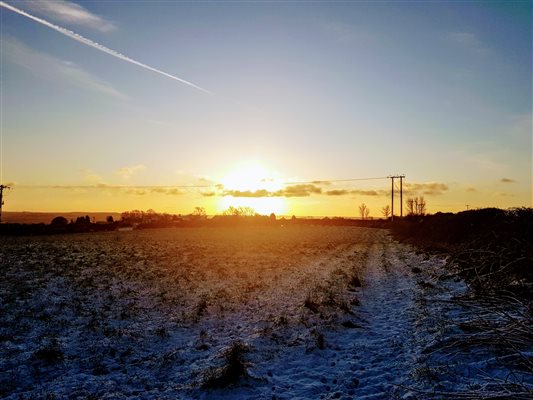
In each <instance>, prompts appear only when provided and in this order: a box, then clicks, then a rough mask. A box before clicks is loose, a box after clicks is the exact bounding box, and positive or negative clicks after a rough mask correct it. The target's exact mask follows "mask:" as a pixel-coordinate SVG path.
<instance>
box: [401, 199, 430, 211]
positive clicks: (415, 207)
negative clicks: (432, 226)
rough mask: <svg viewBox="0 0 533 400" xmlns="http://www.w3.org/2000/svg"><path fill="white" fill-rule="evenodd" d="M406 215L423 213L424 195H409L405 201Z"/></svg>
mask: <svg viewBox="0 0 533 400" xmlns="http://www.w3.org/2000/svg"><path fill="white" fill-rule="evenodd" d="M405 204H406V207H407V215H425V214H426V200H425V199H424V196H417V197H409V198H408V199H407V200H406V202H405Z"/></svg>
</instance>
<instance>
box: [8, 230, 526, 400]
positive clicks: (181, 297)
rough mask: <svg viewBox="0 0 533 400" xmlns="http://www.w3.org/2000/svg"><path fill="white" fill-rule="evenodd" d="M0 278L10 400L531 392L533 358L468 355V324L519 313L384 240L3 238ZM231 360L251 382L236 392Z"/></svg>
mask: <svg viewBox="0 0 533 400" xmlns="http://www.w3.org/2000/svg"><path fill="white" fill-rule="evenodd" d="M0 265H1V272H0V273H1V282H0V341H1V347H0V371H1V374H0V397H2V398H8V399H30V398H35V399H37V398H58V399H63V398H65V399H67V398H68V399H72V398H73V399H75V398H79V399H99V398H105V399H115V398H116V399H119V398H138V399H176V398H180V399H196V398H199V399H207V398H225V399H235V398H237V399H239V398H241V399H298V398H301V399H322V398H324V399H329V398H342V399H351V398H357V399H391V398H405V399H418V398H435V397H437V398H450V395H449V394H450V393H451V392H457V391H462V392H472V391H476V390H478V391H479V390H484V389H487V388H489V389H490V385H495V384H496V383H499V384H500V386H498V389H497V390H501V387H502V385H503V384H505V385H508V386H509V387H510V389H509V390H512V387H511V386H512V385H513V384H515V383H518V384H520V388H521V389H520V390H522V391H523V389H524V388H526V389H527V388H529V389H532V388H533V377H532V376H531V375H526V374H524V373H521V372H520V368H519V367H520V360H522V359H525V360H526V361H527V360H529V361H528V362H531V357H532V355H533V354H532V353H533V351H532V346H528V347H526V348H525V349H523V348H518V349H516V352H514V353H513V354H509V353H507V354H499V353H498V351H497V349H496V348H495V347H494V346H493V345H492V344H491V343H490V341H487V342H482V343H477V342H476V345H475V346H472V345H469V346H467V345H466V344H467V343H468V341H467V339H468V334H469V332H471V330H472V329H474V327H475V326H477V325H476V324H474V323H473V321H479V320H480V319H483V318H484V319H485V320H486V319H489V318H490V319H491V320H492V321H493V322H494V321H496V322H498V321H499V320H503V319H505V318H506V316H508V315H509V314H510V313H511V314H512V313H515V314H516V313H520V312H521V310H518V309H516V308H512V307H511V308H510V309H503V308H502V306H501V305H500V304H498V305H490V304H481V305H480V304H478V303H476V302H475V301H472V300H470V299H469V298H468V297H467V296H466V295H467V287H466V285H465V284H464V283H463V282H461V281H459V280H458V279H456V278H455V277H453V276H452V275H450V274H449V273H448V272H447V270H446V269H445V268H444V267H445V262H444V261H443V260H441V259H438V258H428V257H427V256H423V255H421V254H417V253H416V252H415V251H414V249H412V248H410V247H408V246H405V245H402V244H399V243H397V242H395V241H393V240H392V239H391V237H390V236H389V235H388V233H387V232H386V231H384V230H377V229H364V228H354V227H290V228H242V229H167V230H153V231H138V232H137V231H134V232H120V233H105V234H87V235H85V234H82V235H70V236H55V237H41V238H0ZM231 348H233V349H235V348H238V349H241V351H240V354H241V355H242V358H243V362H244V364H243V365H244V367H245V369H246V374H245V375H246V376H244V377H241V378H240V379H239V380H238V382H236V383H232V384H229V385H228V386H225V384H226V383H227V382H224V381H223V380H222V379H220V373H221V371H223V370H224V367H227V366H228V361H227V360H226V358H225V357H224V355H225V354H228V349H231ZM217 386H222V387H217ZM532 390H533V389H532ZM435 393H437V395H435ZM438 393H440V394H438Z"/></svg>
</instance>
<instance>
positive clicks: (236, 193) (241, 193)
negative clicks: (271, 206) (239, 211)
mask: <svg viewBox="0 0 533 400" xmlns="http://www.w3.org/2000/svg"><path fill="white" fill-rule="evenodd" d="M222 195H223V196H232V197H271V196H272V192H269V191H268V190H265V189H260V190H255V191H250V190H224V191H223V194H222Z"/></svg>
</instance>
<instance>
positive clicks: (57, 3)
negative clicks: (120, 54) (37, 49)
mask: <svg viewBox="0 0 533 400" xmlns="http://www.w3.org/2000/svg"><path fill="white" fill-rule="evenodd" d="M23 5H24V7H25V8H28V9H30V10H31V11H34V12H36V13H37V14H39V15H42V16H44V17H48V18H51V19H53V20H56V21H59V22H63V23H65V24H73V25H80V26H84V27H87V28H91V29H95V30H98V31H100V32H111V31H114V30H116V29H117V27H116V26H115V24H114V23H112V22H111V21H108V20H105V19H104V18H102V17H100V16H98V15H96V14H93V13H91V12H90V11H89V10H87V9H86V8H84V7H82V6H80V5H79V4H76V3H72V2H70V1H65V0H53V1H52V0H39V1H25V2H24V3H23Z"/></svg>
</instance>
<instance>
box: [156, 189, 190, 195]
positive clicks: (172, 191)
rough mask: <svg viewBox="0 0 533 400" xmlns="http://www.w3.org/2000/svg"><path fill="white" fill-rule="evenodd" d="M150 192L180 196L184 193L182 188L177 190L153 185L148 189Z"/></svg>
mask: <svg viewBox="0 0 533 400" xmlns="http://www.w3.org/2000/svg"><path fill="white" fill-rule="evenodd" d="M150 192H151V193H157V194H166V195H167V196H181V195H183V194H185V193H186V192H184V191H183V190H179V189H178V188H165V187H154V188H152V189H150Z"/></svg>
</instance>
